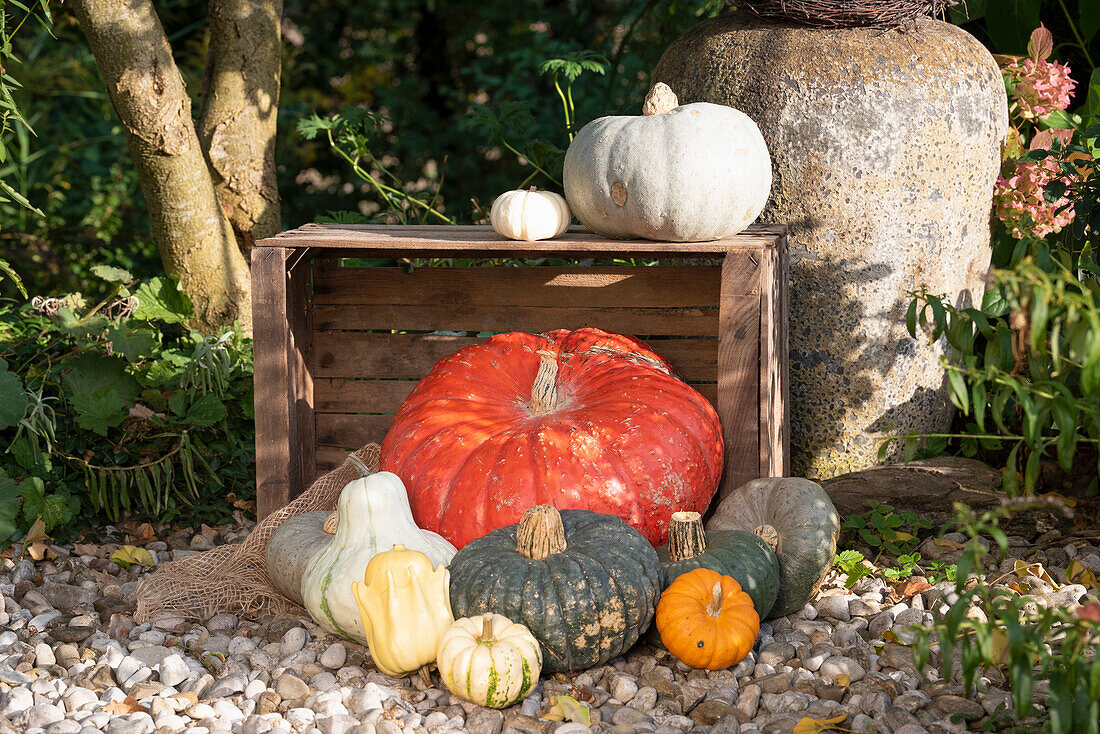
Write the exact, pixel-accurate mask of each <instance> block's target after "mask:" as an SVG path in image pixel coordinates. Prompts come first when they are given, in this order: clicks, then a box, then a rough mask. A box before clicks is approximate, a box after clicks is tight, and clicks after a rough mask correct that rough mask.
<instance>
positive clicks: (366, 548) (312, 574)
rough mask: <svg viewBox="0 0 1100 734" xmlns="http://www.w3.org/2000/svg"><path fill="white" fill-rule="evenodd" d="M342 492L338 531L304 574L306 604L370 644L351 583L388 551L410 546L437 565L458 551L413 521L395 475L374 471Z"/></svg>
mask: <svg viewBox="0 0 1100 734" xmlns="http://www.w3.org/2000/svg"><path fill="white" fill-rule="evenodd" d="M352 459H353V460H355V461H356V463H357V464H358V465H359V468H360V471H361V472H364V476H361V477H360V478H359V479H355V480H352V481H351V482H348V484H347V485H346V486H345V487H344V488H343V490H341V491H340V500H339V502H338V504H337V508H336V516H337V522H336V533H335V535H334V536H333V538H332V542H331V543H330V544H329V545H328V547H326V548H325V549H324V550H322V551H320V552H319V553H317V554H316V555H315V556H313V558H312V559H310V562H309V565H308V566H306V570H305V573H304V574H303V575H302V600H303V602H304V603H305V608H306V609H307V610H308V611H309V615H310V616H311V617H313V621H315V622H316V623H317V624H319V625H321V626H322V627H324V628H325V629H326V630H328V631H329V632H332V633H334V634H338V635H342V636H343V637H346V638H349V639H353V640H356V641H358V642H361V643H363V644H366V642H367V636H366V630H365V629H364V627H363V622H362V620H361V619H360V618H359V606H358V605H357V604H356V601H355V596H354V594H352V590H351V585H352V583H355V582H361V581H362V580H363V574H364V573H365V572H366V570H367V564H368V563H370V560H371V559H372V558H374V556H375V555H376V554H378V553H381V552H382V551H388V550H390V549H392V548H393V547H394V546H395V545H404V546H405V547H406V548H409V549H410V550H416V551H420V552H421V553H423V554H424V555H426V556H427V557H428V558H429V560H431V562H432V564H433V565H434V566H437V567H438V566H441V565H447V564H448V563H450V560H451V558H452V557H453V556H454V554H455V547H454V546H453V545H451V544H450V543H448V542H447V540H446V538H444V537H443V536H442V535H438V534H436V533H433V532H431V531H429V530H421V529H420V528H418V527H417V526H416V522H414V521H413V516H412V511H411V510H410V509H409V497H408V493H407V492H406V491H405V485H404V483H402V481H401V479H400V478H399V477H398V476H397V475H396V474H393V473H392V472H388V471H382V472H377V473H374V474H369V473H366V472H368V470H367V468H366V466H365V465H363V463H362V462H360V461H358V460H357V457H354V456H353V457H352Z"/></svg>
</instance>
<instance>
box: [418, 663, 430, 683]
mask: <svg viewBox="0 0 1100 734" xmlns="http://www.w3.org/2000/svg"><path fill="white" fill-rule="evenodd" d="M416 672H417V673H419V674H420V680H422V681H424V685H426V686H427V687H428V688H431V687H432V672H431V671H430V670H428V666H427V665H421V666H420V669H419V670H417V671H416Z"/></svg>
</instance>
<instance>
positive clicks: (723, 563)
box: [657, 512, 779, 619]
mask: <svg viewBox="0 0 1100 734" xmlns="http://www.w3.org/2000/svg"><path fill="white" fill-rule="evenodd" d="M657 557H658V558H660V559H661V572H662V573H663V575H664V580H663V584H662V588H665V589H667V588H668V586H669V584H671V583H672V582H673V581H675V580H676V577H677V576H680V575H681V574H685V573H687V572H688V571H693V570H695V569H696V568H709V569H710V570H712V571H717V572H718V573H720V574H722V575H723V576H732V577H733V578H735V579H737V583H739V584H741V589H742V590H743V591H744V592H745V593H746V594H748V595H749V597H750V598H751V599H752V605H753V607H754V608H755V609H756V613H757V614H759V615H760V618H761V619H764V618H765V617H767V616H768V613H770V612H771V610H772V607H773V606H774V605H775V599H776V596H777V595H778V593H779V559H778V558H776V555H775V551H773V550H772V548H771V546H770V545H768V544H767V542H765V541H764V539H763V538H761V537H760V536H758V535H756V534H755V533H750V532H748V531H746V530H711V531H709V532H704V530H703V519H702V517H701V516H700V515H699V513H698V512H674V513H672V518H671V519H670V521H669V525H668V543H667V544H666V545H662V546H661V547H659V548H658V549H657Z"/></svg>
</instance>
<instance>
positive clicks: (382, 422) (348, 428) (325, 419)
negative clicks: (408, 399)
mask: <svg viewBox="0 0 1100 734" xmlns="http://www.w3.org/2000/svg"><path fill="white" fill-rule="evenodd" d="M392 424H393V415H350V414H348V413H318V414H317V443H319V444H321V445H324V446H341V447H343V448H346V449H357V448H362V447H363V446H366V445H367V444H368V443H372V442H373V443H382V439H384V438H385V437H386V432H387V431H389V430H390V426H391V425H392Z"/></svg>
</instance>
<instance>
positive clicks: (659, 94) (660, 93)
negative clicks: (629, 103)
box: [642, 82, 680, 115]
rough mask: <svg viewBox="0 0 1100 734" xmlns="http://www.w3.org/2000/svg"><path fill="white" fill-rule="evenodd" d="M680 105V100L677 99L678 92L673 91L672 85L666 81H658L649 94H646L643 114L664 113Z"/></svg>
mask: <svg viewBox="0 0 1100 734" xmlns="http://www.w3.org/2000/svg"><path fill="white" fill-rule="evenodd" d="M679 106H680V100H678V99H676V93H675V92H673V91H672V87H670V86H668V85H667V84H665V83H664V82H657V83H656V84H654V85H653V87H652V88H651V89H650V90H649V94H647V95H646V96H645V102H644V103H643V104H642V114H643V115H663V114H665V113H666V112H672V111H673V110H674V109H676V108H677V107H679Z"/></svg>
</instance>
